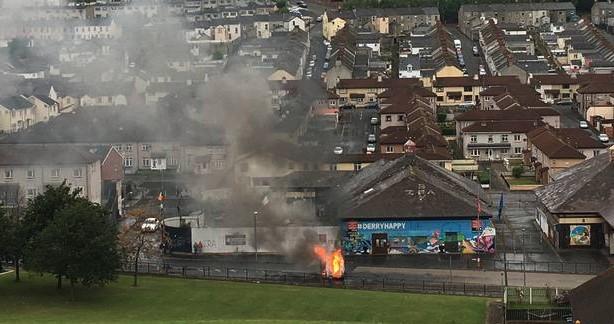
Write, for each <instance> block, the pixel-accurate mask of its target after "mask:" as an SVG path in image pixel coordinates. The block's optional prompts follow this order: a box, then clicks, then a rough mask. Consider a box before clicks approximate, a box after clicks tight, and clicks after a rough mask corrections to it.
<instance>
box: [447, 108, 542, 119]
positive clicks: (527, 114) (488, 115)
mask: <svg viewBox="0 0 614 324" xmlns="http://www.w3.org/2000/svg"><path fill="white" fill-rule="evenodd" d="M454 119H455V120H457V121H472V120H475V121H478V120H484V121H489V120H490V121H494V120H541V117H540V115H539V114H538V113H537V112H535V111H533V109H524V110H472V111H467V112H464V113H462V114H459V115H457V116H456V117H454Z"/></svg>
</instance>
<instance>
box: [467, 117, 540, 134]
mask: <svg viewBox="0 0 614 324" xmlns="http://www.w3.org/2000/svg"><path fill="white" fill-rule="evenodd" d="M543 125H544V123H543V122H541V121H534V120H514V121H489V122H478V123H473V124H471V125H469V126H467V127H465V128H463V132H465V133H500V132H509V133H528V132H529V131H531V130H533V129H535V128H536V127H540V126H543Z"/></svg>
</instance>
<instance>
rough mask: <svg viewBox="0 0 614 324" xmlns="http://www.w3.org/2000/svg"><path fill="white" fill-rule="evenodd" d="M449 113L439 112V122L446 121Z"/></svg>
mask: <svg viewBox="0 0 614 324" xmlns="http://www.w3.org/2000/svg"><path fill="white" fill-rule="evenodd" d="M446 118H447V115H446V114H437V122H438V123H443V122H445V121H446Z"/></svg>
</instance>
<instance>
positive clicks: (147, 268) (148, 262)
mask: <svg viewBox="0 0 614 324" xmlns="http://www.w3.org/2000/svg"><path fill="white" fill-rule="evenodd" d="M147 273H149V262H147Z"/></svg>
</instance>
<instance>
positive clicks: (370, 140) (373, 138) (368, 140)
mask: <svg viewBox="0 0 614 324" xmlns="http://www.w3.org/2000/svg"><path fill="white" fill-rule="evenodd" d="M376 141H377V139H376V138H375V134H369V136H368V137H367V142H369V143H375V142H376Z"/></svg>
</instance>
